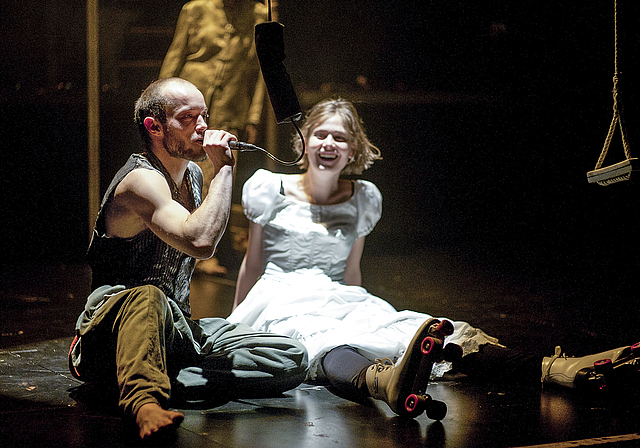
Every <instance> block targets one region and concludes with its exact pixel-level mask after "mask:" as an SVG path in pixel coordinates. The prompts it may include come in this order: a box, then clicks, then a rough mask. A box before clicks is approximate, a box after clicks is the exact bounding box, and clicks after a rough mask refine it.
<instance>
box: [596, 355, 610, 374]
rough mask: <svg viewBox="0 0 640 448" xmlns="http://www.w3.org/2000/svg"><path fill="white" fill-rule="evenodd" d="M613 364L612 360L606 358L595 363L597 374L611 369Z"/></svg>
mask: <svg viewBox="0 0 640 448" xmlns="http://www.w3.org/2000/svg"><path fill="white" fill-rule="evenodd" d="M611 364H612V363H611V360H610V359H609V358H605V359H600V360H598V361H596V362H594V363H593V367H594V368H595V369H596V372H598V371H603V370H605V369H608V368H610V367H611Z"/></svg>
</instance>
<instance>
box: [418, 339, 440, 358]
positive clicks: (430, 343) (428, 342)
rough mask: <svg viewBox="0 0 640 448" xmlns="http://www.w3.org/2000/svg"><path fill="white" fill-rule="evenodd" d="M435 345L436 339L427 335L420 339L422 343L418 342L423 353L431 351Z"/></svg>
mask: <svg viewBox="0 0 640 448" xmlns="http://www.w3.org/2000/svg"><path fill="white" fill-rule="evenodd" d="M435 346H436V341H435V340H434V339H433V338H432V337H431V336H427V337H426V338H424V339H423V340H422V343H421V344H420V350H422V354H423V355H428V354H429V353H431V351H432V350H433V348H434V347H435Z"/></svg>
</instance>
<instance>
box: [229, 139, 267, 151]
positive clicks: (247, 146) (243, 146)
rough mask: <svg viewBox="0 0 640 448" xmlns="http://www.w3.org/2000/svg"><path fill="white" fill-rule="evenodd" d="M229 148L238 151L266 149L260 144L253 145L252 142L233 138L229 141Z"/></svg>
mask: <svg viewBox="0 0 640 448" xmlns="http://www.w3.org/2000/svg"><path fill="white" fill-rule="evenodd" d="M229 148H231V149H235V150H237V151H245V152H248V151H264V149H262V148H260V147H259V146H256V145H252V144H251V143H245V142H239V141H236V140H231V141H230V142H229Z"/></svg>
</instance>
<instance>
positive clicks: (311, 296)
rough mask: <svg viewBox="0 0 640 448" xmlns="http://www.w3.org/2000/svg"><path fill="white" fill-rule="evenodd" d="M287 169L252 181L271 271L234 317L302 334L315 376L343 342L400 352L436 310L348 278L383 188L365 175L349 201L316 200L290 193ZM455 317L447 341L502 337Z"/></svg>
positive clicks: (248, 189)
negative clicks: (395, 299)
mask: <svg viewBox="0 0 640 448" xmlns="http://www.w3.org/2000/svg"><path fill="white" fill-rule="evenodd" d="M281 176H282V175H280V174H275V173H271V172H269V171H266V170H258V171H256V173H255V174H254V175H253V176H252V177H251V178H250V179H249V180H248V181H247V182H246V183H245V185H244V188H243V192H242V204H243V207H244V211H245V214H246V215H247V217H248V218H249V219H250V220H251V221H253V222H255V223H257V224H260V225H261V226H262V228H263V245H262V263H263V267H264V273H263V274H262V276H261V277H260V279H259V280H258V281H257V282H256V284H255V285H254V286H253V288H252V289H251V290H250V291H249V293H248V294H247V297H246V298H245V299H244V301H243V302H242V303H241V304H240V305H239V306H238V307H237V308H236V309H235V310H234V311H233V313H232V314H231V315H230V316H229V317H228V320H229V321H231V322H243V323H245V324H248V325H250V326H251V327H253V328H254V329H255V330H258V331H266V332H271V333H278V334H282V335H286V336H290V337H292V338H295V339H297V340H299V341H300V342H302V343H303V344H304V345H305V346H306V348H307V350H308V352H309V361H310V369H309V374H308V379H311V380H314V379H317V378H318V376H322V375H323V372H322V363H321V361H322V358H323V356H324V355H325V354H326V353H327V352H329V351H330V350H331V349H333V348H335V347H338V346H340V345H349V346H352V347H355V348H357V349H358V351H359V352H360V353H361V354H362V355H363V356H365V357H367V358H369V359H370V360H371V361H372V362H373V361H374V360H375V359H376V358H390V359H392V360H397V359H398V358H400V357H401V356H402V354H403V353H404V351H405V349H406V347H407V344H408V343H409V342H410V341H411V338H412V337H413V335H414V334H415V332H416V331H417V330H418V328H419V326H420V325H421V324H422V322H424V321H425V320H426V319H429V318H431V317H432V316H429V315H428V314H423V313H417V312H414V311H409V310H405V311H397V310H396V309H395V308H394V307H393V306H391V305H390V304H389V303H388V302H386V301H384V300H383V299H381V298H379V297H376V296H374V295H372V294H370V293H369V292H367V290H366V289H364V288H362V287H359V286H348V285H345V284H344V278H343V277H344V270H345V267H346V264H347V257H348V255H349V253H350V252H351V248H352V247H353V244H354V243H355V241H356V239H358V238H359V237H362V236H365V235H368V234H369V233H370V232H371V230H373V228H374V226H375V225H376V223H377V222H378V220H379V219H380V216H381V213H382V196H381V194H380V191H379V190H378V188H377V187H376V186H375V185H374V184H373V183H371V182H368V181H364V180H358V181H355V182H354V184H353V186H354V189H353V194H352V196H351V198H350V199H349V200H348V201H346V202H342V203H339V204H334V205H313V204H309V203H306V202H301V201H298V200H295V199H292V198H289V197H286V196H285V195H284V193H283V189H282V177H281ZM453 323H454V329H455V331H454V334H453V335H451V336H449V337H448V338H447V342H453V343H457V344H459V345H460V346H461V347H462V349H463V353H464V354H465V355H466V354H469V353H473V352H477V351H478V349H479V347H480V346H481V345H483V344H487V343H491V344H496V343H497V340H496V339H495V338H492V337H490V336H488V335H486V334H485V333H484V332H483V331H481V330H479V329H476V328H473V327H471V326H470V325H469V324H467V323H466V322H455V321H454V322H453ZM450 368H451V366H450V364H449V363H446V362H445V363H441V364H439V365H436V366H434V369H433V375H434V376H440V375H442V374H444V373H445V372H446V371H448V370H449V369H450Z"/></svg>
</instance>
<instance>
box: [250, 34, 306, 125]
mask: <svg viewBox="0 0 640 448" xmlns="http://www.w3.org/2000/svg"><path fill="white" fill-rule="evenodd" d="M255 42H256V54H257V55H258V61H259V62H260V71H262V78H263V79H264V83H265V85H266V86H267V92H268V93H269V99H270V100H271V106H272V107H273V111H274V112H275V115H276V121H277V122H278V124H282V123H287V122H293V120H299V119H300V117H301V116H302V110H301V108H300V103H299V102H298V97H297V96H296V91H295V89H294V88H293V84H292V83H291V77H290V76H289V73H287V69H286V68H285V66H284V64H283V61H284V59H285V54H284V26H283V25H282V24H280V23H278V22H264V23H259V24H257V25H256V26H255Z"/></svg>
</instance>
